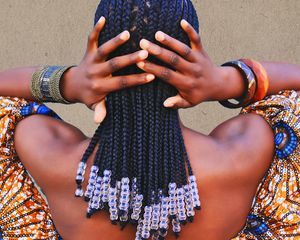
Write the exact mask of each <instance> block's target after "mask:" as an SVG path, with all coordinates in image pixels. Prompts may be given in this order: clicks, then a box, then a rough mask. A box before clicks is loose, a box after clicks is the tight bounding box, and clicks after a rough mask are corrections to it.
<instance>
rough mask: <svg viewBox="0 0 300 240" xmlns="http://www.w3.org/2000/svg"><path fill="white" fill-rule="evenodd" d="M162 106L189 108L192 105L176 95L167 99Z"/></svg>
mask: <svg viewBox="0 0 300 240" xmlns="http://www.w3.org/2000/svg"><path fill="white" fill-rule="evenodd" d="M164 106H165V107H166V108H176V109H177V108H188V107H191V106H192V105H191V104H190V103H189V102H188V101H186V100H185V99H184V98H183V97H181V96H180V95H179V94H177V95H176V96H174V97H170V98H168V99H167V100H166V101H165V102H164Z"/></svg>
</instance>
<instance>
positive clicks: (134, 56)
mask: <svg viewBox="0 0 300 240" xmlns="http://www.w3.org/2000/svg"><path fill="white" fill-rule="evenodd" d="M148 55H149V54H148V52H147V51H145V50H142V51H138V52H135V53H131V54H127V55H124V56H120V57H115V58H112V59H110V60H109V61H107V62H105V64H102V66H101V68H102V69H101V72H102V74H103V76H107V75H110V74H112V73H113V72H116V71H118V70H120V69H122V68H125V67H127V66H130V65H132V64H136V63H138V62H140V61H142V60H145V59H146V58H147V57H148Z"/></svg>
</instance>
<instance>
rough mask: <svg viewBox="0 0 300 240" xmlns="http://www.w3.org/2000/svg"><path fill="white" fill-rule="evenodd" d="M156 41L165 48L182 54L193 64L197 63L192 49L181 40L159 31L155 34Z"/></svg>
mask: <svg viewBox="0 0 300 240" xmlns="http://www.w3.org/2000/svg"><path fill="white" fill-rule="evenodd" d="M155 39H156V40H157V41H158V42H160V43H162V44H164V45H165V46H167V47H169V48H170V49H172V50H173V51H174V52H177V53H178V54H180V55H181V56H182V57H183V58H184V59H186V60H188V61H190V62H193V61H195V56H194V54H193V52H192V49H191V48H190V47H189V46H187V45H186V44H184V43H182V42H180V41H179V40H177V39H175V38H172V37H171V36H169V35H167V34H165V33H163V32H161V31H158V32H157V33H156V34H155Z"/></svg>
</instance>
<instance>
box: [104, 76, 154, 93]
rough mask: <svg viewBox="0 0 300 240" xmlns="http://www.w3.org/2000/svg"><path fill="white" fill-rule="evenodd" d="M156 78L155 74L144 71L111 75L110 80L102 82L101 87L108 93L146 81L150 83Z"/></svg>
mask: <svg viewBox="0 0 300 240" xmlns="http://www.w3.org/2000/svg"><path fill="white" fill-rule="evenodd" d="M154 79H155V76H154V75H153V74H149V73H142V74H132V75H127V76H116V77H111V78H109V79H108V80H106V81H104V82H102V87H101V89H102V90H104V91H105V92H107V93H110V92H114V91H118V90H122V89H124V88H128V87H134V86H138V85H142V84H146V83H150V82H152V81H153V80H154Z"/></svg>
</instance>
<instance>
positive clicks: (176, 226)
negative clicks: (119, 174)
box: [75, 162, 201, 240]
mask: <svg viewBox="0 0 300 240" xmlns="http://www.w3.org/2000/svg"><path fill="white" fill-rule="evenodd" d="M85 169H86V163H83V162H81V163H80V164H79V167H78V171H77V176H76V182H77V186H78V188H77V189H76V193H75V194H76V196H83V191H82V188H81V184H82V182H83V181H84V178H83V176H84V173H85ZM111 176H112V172H111V171H110V170H104V171H103V173H102V174H101V173H99V168H98V167H97V166H92V167H91V170H90V176H89V181H88V185H87V189H86V191H85V193H84V196H85V199H86V200H87V199H88V200H89V203H88V210H87V216H88V217H91V216H92V215H93V214H94V213H95V212H96V211H97V210H99V209H102V208H103V206H104V203H108V210H109V213H110V220H111V221H112V223H114V224H115V223H117V221H120V223H121V226H122V223H123V227H125V225H126V222H127V221H128V220H130V219H131V220H134V222H136V223H138V226H137V232H136V240H146V239H150V237H151V236H152V239H164V238H165V237H166V236H167V234H168V229H169V224H171V226H172V230H173V232H174V233H175V235H176V236H178V235H179V233H180V231H181V224H185V223H186V220H187V219H189V221H192V220H193V216H194V215H195V210H194V209H199V208H200V206H201V203H200V199H199V194H198V189H197V183H196V178H195V176H189V178H188V183H187V184H186V185H184V186H178V187H177V184H176V183H175V182H172V183H169V185H168V188H167V189H164V191H167V194H165V195H163V194H162V190H158V192H156V193H155V192H154V191H153V194H152V196H151V198H150V199H148V205H147V206H143V202H144V196H143V194H141V193H140V191H139V189H138V187H137V186H138V184H137V179H136V178H133V179H129V178H128V177H123V178H122V179H121V181H116V182H115V183H114V184H111ZM112 186H114V187H112ZM149 203H150V204H149ZM129 213H131V215H130V216H128V214H129ZM141 213H143V215H142V216H141ZM170 221H171V222H170Z"/></svg>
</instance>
